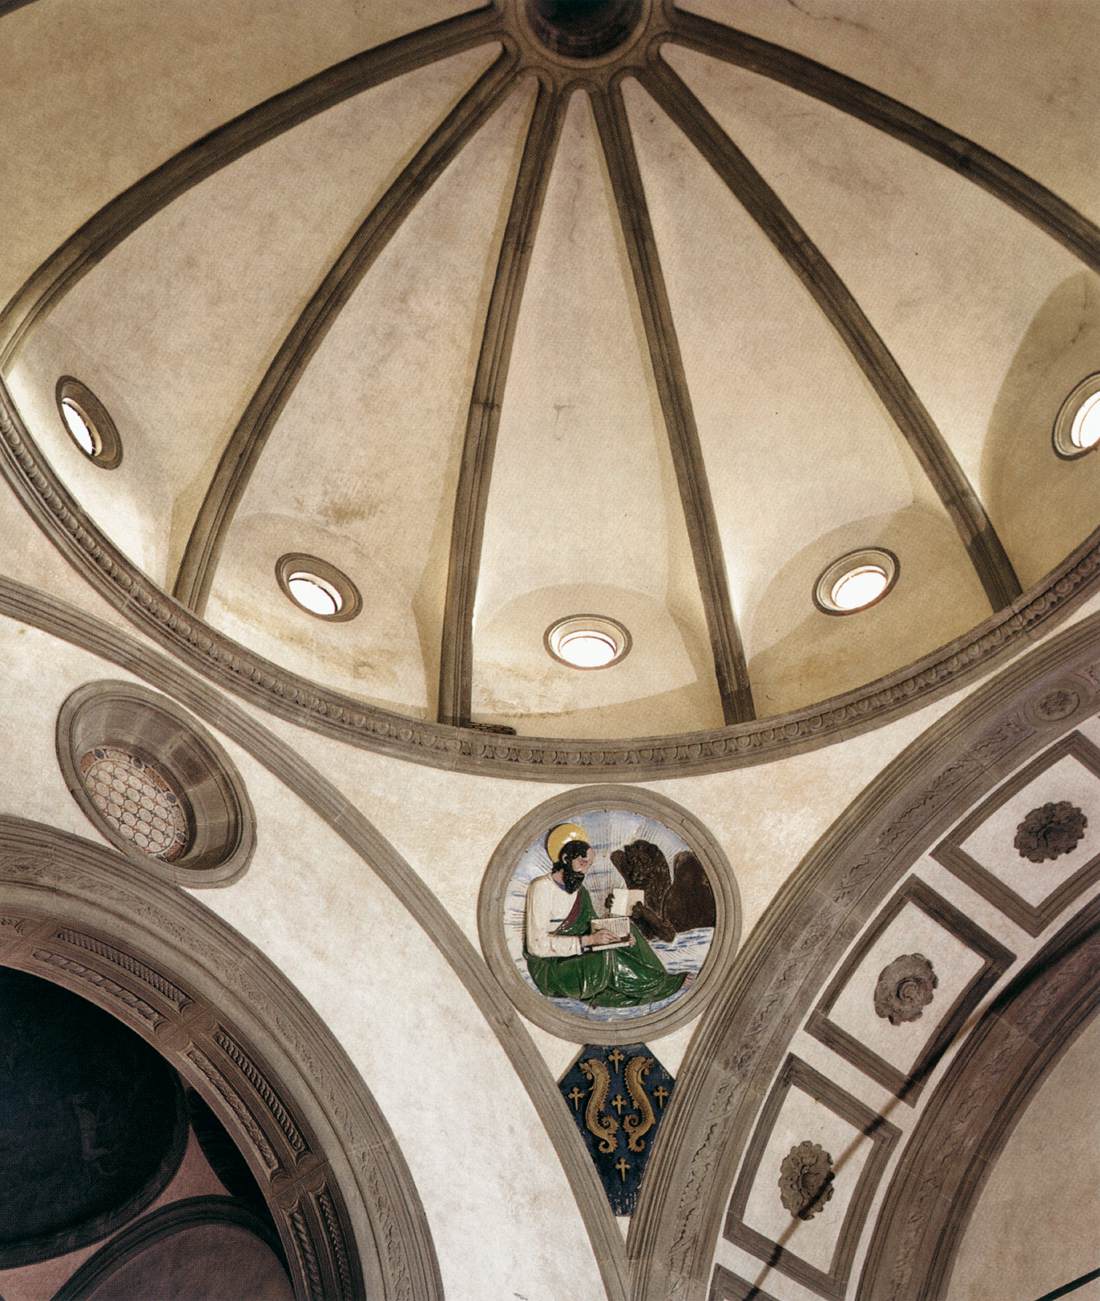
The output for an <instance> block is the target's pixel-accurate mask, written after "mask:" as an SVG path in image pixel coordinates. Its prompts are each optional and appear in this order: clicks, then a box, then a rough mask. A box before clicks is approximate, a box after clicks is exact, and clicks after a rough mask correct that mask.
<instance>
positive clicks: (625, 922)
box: [589, 890, 645, 953]
mask: <svg viewBox="0 0 1100 1301" xmlns="http://www.w3.org/2000/svg"><path fill="white" fill-rule="evenodd" d="M636 903H645V891H644V890H612V892H611V912H610V913H609V914H608V915H607V916H606V917H593V919H592V924H591V926H590V927H589V934H590V935H591V934H594V933H595V932H596V931H610V933H611V934H612V935H614V936H615V937H616V939H615V943H614V944H593V945H592V946H591V948H590V949H589V952H590V953H598V952H599V951H600V950H601V949H621V948H624V947H625V946H626V945H628V944H629V943H630V914H631V912H632V911H633V908H634V905H635V904H636Z"/></svg>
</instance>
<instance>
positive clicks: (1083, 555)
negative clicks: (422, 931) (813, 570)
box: [0, 382, 1100, 782]
mask: <svg viewBox="0 0 1100 1301" xmlns="http://www.w3.org/2000/svg"><path fill="white" fill-rule="evenodd" d="M0 469H2V470H3V473H4V475H5V477H6V478H7V480H8V482H9V483H10V484H11V486H12V488H13V489H14V491H15V494H16V496H17V497H18V498H19V500H20V501H21V502H22V503H23V505H24V506H25V507H26V508H27V510H28V511H29V513H30V515H31V517H32V518H33V519H34V521H35V522H36V523H37V524H38V525H39V527H40V528H41V529H42V530H43V532H44V533H45V534H46V536H47V537H49V538H50V539H51V541H53V542H54V544H55V545H56V546H57V547H58V549H59V550H60V551H61V552H62V554H63V555H64V556H65V557H66V558H67V559H68V560H69V561H70V563H71V564H72V565H73V566H74V567H75V568H76V569H77V571H78V572H79V573H80V574H82V575H83V576H84V577H85V578H86V579H88V581H89V582H90V583H91V584H92V586H93V587H94V588H95V589H96V590H97V591H98V592H99V593H100V594H101V595H102V596H104V597H105V598H106V599H107V600H108V601H109V602H110V603H111V604H112V605H114V606H115V607H116V609H118V610H120V611H121V612H122V613H123V614H125V615H126V617H127V618H128V619H130V620H131V621H132V622H133V623H134V624H135V625H136V626H137V627H138V628H139V629H140V630H141V631H142V632H144V633H146V634H147V635H149V636H151V637H152V638H153V639H154V640H156V641H157V642H159V643H160V644H161V645H162V646H164V647H165V648H167V649H168V650H170V651H171V652H172V653H173V654H174V655H176V656H178V657H179V658H180V660H181V661H182V662H183V663H185V664H187V665H189V666H190V667H192V668H193V669H195V670H196V671H198V672H200V673H202V674H203V675H204V676H206V677H208V678H209V679H210V680H211V681H212V682H214V683H216V684H217V685H218V686H221V687H224V688H226V689H227V690H229V691H233V692H235V693H237V694H238V695H240V696H242V697H243V698H244V699H246V700H248V701H250V702H251V703H253V704H256V705H259V706H260V707H261V708H264V709H267V710H269V711H270V712H271V713H273V714H276V715H277V716H279V717H280V718H285V719H287V720H288V721H290V722H292V723H296V724H298V725H299V726H302V727H308V728H310V729H311V730H313V731H315V732H319V733H321V734H322V735H326V736H333V737H336V738H337V739H339V740H341V741H345V742H347V743H349V744H351V745H357V746H361V747H362V748H364V749H368V750H374V751H377V752H378V753H380V754H390V755H394V756H395V757H397V758H400V759H407V760H410V761H411V762H413V763H424V764H430V765H432V766H433V767H437V768H457V769H460V770H462V771H465V772H472V773H480V774H489V775H499V776H509V777H520V778H529V779H533V780H536V781H553V782H562V781H581V782H583V781H600V780H602V781H621V780H623V778H624V776H625V777H626V778H627V779H628V780H630V781H641V780H645V779H647V778H653V779H657V778H661V777H672V776H676V777H679V776H686V775H688V774H689V773H700V772H723V771H726V770H728V769H731V768H741V767H747V766H748V765H750V764H756V763H763V762H767V761H768V760H771V759H774V758H777V757H778V756H780V755H784V754H795V753H799V752H801V751H804V750H811V749H816V748H817V747H818V746H821V745H825V744H827V743H828V742H830V741H834V740H839V739H841V738H844V737H849V736H852V735H855V734H856V733H858V732H862V731H866V730H867V729H869V728H871V727H875V726H878V725H879V724H881V723H884V722H887V721H889V720H890V719H893V718H898V717H900V716H901V715H903V714H906V713H909V712H910V711H912V710H913V709H916V708H919V707H920V706H921V705H925V704H927V703H928V702H929V701H930V700H934V699H936V698H937V697H938V696H941V695H943V694H944V693H945V692H947V691H952V690H956V689H957V688H958V687H960V686H962V685H963V684H964V683H966V682H967V681H968V680H969V679H971V678H973V677H974V676H976V675H977V674H978V673H984V672H988V671H989V669H990V668H991V667H993V666H994V665H995V664H996V663H997V661H998V660H999V659H1001V658H1003V657H1004V656H1005V655H1007V654H1009V653H1011V652H1012V651H1014V650H1019V649H1020V648H1021V647H1022V646H1024V645H1026V644H1027V642H1028V641H1029V640H1031V639H1033V638H1034V637H1036V636H1039V635H1042V632H1043V631H1046V630H1047V629H1049V628H1050V627H1051V626H1052V625H1054V624H1055V623H1056V622H1057V621H1058V620H1060V619H1062V618H1064V617H1065V615H1067V614H1068V613H1069V612H1070V611H1071V610H1072V609H1073V608H1074V607H1075V606H1076V605H1078V604H1080V602H1081V601H1083V600H1085V599H1086V598H1087V597H1088V596H1089V595H1090V594H1091V593H1092V592H1093V591H1094V590H1095V589H1096V588H1097V587H1098V586H1100V529H1097V530H1096V531H1095V532H1094V533H1092V534H1091V535H1090V536H1089V538H1088V539H1087V540H1086V541H1085V542H1083V543H1082V544H1081V545H1080V546H1079V547H1077V548H1076V550H1074V551H1073V552H1072V553H1071V554H1070V555H1069V556H1068V557H1067V558H1066V560H1064V561H1063V562H1062V564H1060V565H1059V566H1057V567H1056V568H1055V569H1053V570H1051V572H1050V573H1049V574H1047V575H1046V577H1045V578H1044V579H1042V580H1041V581H1040V582H1038V583H1036V584H1035V586H1034V587H1032V588H1031V589H1030V590H1029V591H1027V592H1025V593H1024V594H1023V596H1021V597H1020V598H1019V599H1018V600H1017V601H1015V602H1013V604H1012V605H1011V606H1010V607H1009V608H1008V609H1007V610H1001V611H999V612H998V613H996V614H994V615H992V616H990V618H988V619H987V620H986V621H985V622H984V623H981V624H979V625H978V626H977V628H974V629H971V630H970V631H969V632H967V633H965V634H964V635H963V636H961V637H957V638H956V639H955V640H954V641H953V642H949V643H948V644H947V645H946V646H942V647H940V648H939V649H938V650H935V651H933V652H931V653H930V654H928V655H925V656H923V657H922V658H921V659H919V660H917V661H916V663H914V664H911V665H909V666H908V667H906V668H904V669H899V670H898V671H897V672H895V673H892V674H889V675H888V676H887V677H884V678H879V679H877V680H876V681H875V682H871V683H869V684H868V685H866V686H864V687H860V688H858V689H857V690H855V691H849V692H846V693H845V694H843V695H840V696H833V697H832V698H831V699H829V700H826V701H823V702H822V703H821V704H817V705H813V706H810V707H807V708H805V709H799V710H795V711H792V712H791V713H788V714H781V715H778V716H776V717H775V718H769V719H757V720H755V721H754V722H751V723H737V724H734V725H732V726H730V727H724V728H717V729H713V730H711V731H706V732H688V733H684V734H682V735H679V736H657V737H644V738H631V739H630V740H625V741H599V740H561V739H558V738H552V737H499V736H493V735H491V734H488V733H484V732H476V731H473V730H472V729H469V728H458V727H448V726H446V725H444V724H441V723H432V722H427V721H424V720H421V719H415V718H408V717H403V716H402V715H400V714H395V713H392V712H391V711H389V710H386V709H381V708H379V707H378V706H375V705H368V704H365V703H364V702H363V701H361V700H356V699H354V698H353V697H350V696H346V695H342V694H341V693H340V692H337V691H332V690H330V689H328V688H326V687H322V686H319V685H317V684H316V683H314V682H310V681H309V680H308V679H306V678H303V677H300V676H299V675H298V674H295V673H292V672H290V671H289V670H287V669H284V668H281V667H280V666H279V665H277V664H274V663H272V662H271V661H270V660H267V659H265V658H264V657H263V656H261V655H257V654H256V653H255V652H253V651H250V650H248V649H247V648H245V647H244V646H242V645H240V644H239V643H238V642H235V641H233V640H232V639H231V638H229V637H226V636H224V635H223V634H222V633H219V632H218V631H217V630H216V629H214V628H212V627H210V625H209V624H206V623H204V622H203V621H202V620H200V619H198V618H196V617H195V616H194V615H193V614H192V613H191V612H190V611H188V610H186V609H185V608H184V607H183V606H182V605H180V604H179V603H178V602H177V601H175V600H173V599H172V598H171V597H170V596H167V595H165V593H164V592H162V591H161V589H160V588H159V587H157V586H156V585H155V584H154V583H152V582H151V581H150V580H149V579H148V578H147V577H146V576H145V575H144V574H143V573H142V572H141V570H140V569H138V568H137V566H136V565H134V564H133V562H132V561H130V560H129V559H128V558H127V557H126V556H125V555H123V553H122V552H121V551H120V550H119V549H118V548H117V547H116V546H115V545H114V544H113V543H112V542H111V541H110V540H109V539H108V538H107V537H106V536H105V535H104V534H103V533H102V532H101V530H100V529H99V528H98V527H97V526H96V524H95V523H94V522H93V521H92V519H91V517H90V516H88V515H87V514H86V513H85V512H84V511H83V510H82V509H81V507H80V506H78V505H77V503H76V501H75V499H74V498H73V497H72V495H71V494H70V493H69V491H68V489H67V488H66V487H65V486H64V484H62V482H61V480H60V479H59V478H58V477H57V475H56V474H55V473H54V471H53V469H52V468H51V467H50V465H49V463H48V462H47V461H46V460H45V459H44V457H43V456H42V454H41V452H40V451H39V450H38V448H37V446H36V445H35V443H34V440H33V439H32V438H31V436H30V434H29V433H28V431H27V428H26V426H25V425H24V424H23V421H22V418H21V417H20V415H19V412H18V410H17V408H16V406H15V404H14V402H13V400H12V397H11V394H10V393H9V392H8V390H7V387H6V385H4V384H3V383H2V382H0Z"/></svg>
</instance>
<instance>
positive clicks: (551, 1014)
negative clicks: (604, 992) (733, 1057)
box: [477, 786, 741, 1044]
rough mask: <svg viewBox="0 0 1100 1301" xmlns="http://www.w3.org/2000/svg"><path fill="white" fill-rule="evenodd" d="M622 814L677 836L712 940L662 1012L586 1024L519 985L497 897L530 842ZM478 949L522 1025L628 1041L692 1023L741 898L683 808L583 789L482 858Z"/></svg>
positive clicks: (702, 830)
mask: <svg viewBox="0 0 1100 1301" xmlns="http://www.w3.org/2000/svg"><path fill="white" fill-rule="evenodd" d="M605 808H606V809H625V810H627V811H629V812H632V813H641V814H644V815H645V816H647V817H651V818H654V819H656V820H657V821H659V822H662V823H664V824H665V826H667V827H669V828H671V829H672V830H673V831H675V832H677V833H678V834H679V835H680V836H682V837H683V840H684V842H685V843H686V844H687V846H688V847H689V848H690V849H691V851H692V852H693V853H694V854H695V856H696V857H697V858H698V859H699V862H700V863H701V864H702V866H703V871H704V872H705V873H706V875H707V879H708V881H709V882H710V885H711V889H712V890H713V891H714V901H715V905H716V911H717V920H716V923H715V927H714V940H713V943H712V945H711V948H710V952H709V953H708V954H707V957H706V961H705V962H704V963H703V967H702V970H701V971H700V973H699V977H698V980H697V981H696V983H695V984H694V985H693V986H692V988H691V989H690V990H689V991H688V992H687V993H686V994H684V995H683V997H681V998H678V999H677V1000H676V1001H675V1002H674V1003H672V1004H670V1005H669V1006H668V1007H665V1008H662V1009H661V1010H660V1011H658V1012H651V1013H649V1014H648V1015H646V1016H640V1017H637V1018H631V1019H629V1020H622V1021H596V1020H586V1019H585V1018H583V1017H579V1016H575V1015H571V1014H569V1013H566V1012H561V1011H559V1010H558V1009H557V1008H556V1007H555V1006H554V1005H553V1003H552V1002H551V1000H550V999H548V998H546V997H545V996H544V995H542V994H540V993H538V992H537V991H536V990H534V989H532V988H530V987H529V986H528V985H527V984H525V983H524V981H523V978H522V977H521V976H520V974H519V973H518V972H517V971H516V969H515V964H514V961H513V959H512V955H511V953H510V952H509V951H508V946H507V942H506V940H505V935H504V898H505V894H506V893H507V890H508V886H509V884H510V882H511V879H512V873H513V872H514V870H515V866H516V863H517V862H518V861H519V859H520V856H521V855H522V853H523V851H524V850H525V849H526V848H527V846H528V845H529V844H530V843H531V841H532V840H534V839H535V838H537V837H538V836H539V835H540V834H542V835H545V833H546V831H547V829H548V828H550V827H552V826H553V825H554V824H555V823H557V822H564V821H569V820H571V819H573V818H583V817H584V815H585V813H586V812H587V811H589V810H591V809H605ZM477 928H478V934H479V935H480V937H481V947H482V950H483V952H484V953H485V960H486V961H487V962H488V964H489V967H490V969H491V970H492V972H493V974H494V976H496V978H497V980H498V981H499V982H500V985H501V988H502V989H503V990H504V991H505V993H506V994H507V995H508V997H509V998H510V999H511V1000H512V1002H514V1003H515V1005H516V1007H518V1008H519V1010H520V1011H521V1012H522V1013H523V1015H524V1016H525V1017H527V1019H528V1020H529V1021H533V1022H534V1023H535V1024H536V1025H538V1026H541V1027H542V1029H543V1030H546V1031H547V1032H548V1033H550V1034H554V1035H557V1036H558V1037H559V1038H561V1039H572V1040H574V1041H575V1042H577V1043H582V1044H583V1043H596V1042H598V1043H601V1044H630V1043H638V1042H639V1041H640V1040H643V1039H644V1040H647V1041H648V1040H652V1039H656V1038H659V1037H660V1036H661V1035H666V1034H671V1032H672V1031H673V1030H678V1029H679V1028H680V1027H681V1026H683V1025H686V1024H687V1022H689V1021H693V1020H694V1019H695V1018H696V1017H697V1016H698V1015H699V1014H700V1013H701V1012H702V1011H703V1010H704V1008H705V1007H706V1006H707V1004H708V1003H709V1002H710V1001H711V999H712V998H713V997H714V995H715V993H716V992H717V989H718V986H719V983H720V980H721V977H722V974H723V973H724V972H725V971H726V970H728V968H729V965H730V963H731V962H732V960H733V956H734V954H735V953H736V952H737V946H738V943H739V942H740V939H741V896H740V893H739V891H738V889H737V880H736V878H735V877H734V875H733V868H732V867H730V864H729V860H728V859H727V858H726V855H725V852H724V851H723V849H722V847H721V845H720V844H719V843H718V841H717V840H716V839H715V838H714V836H712V835H711V833H710V832H709V831H708V830H707V828H706V827H705V826H704V825H703V824H702V823H701V822H700V821H699V820H698V819H697V818H696V817H695V815H694V814H692V813H691V812H689V811H688V810H687V809H686V808H685V807H684V806H683V805H682V804H677V803H676V801H675V800H671V799H669V798H668V797H667V796H665V795H658V794H657V792H656V791H648V790H643V789H642V788H640V787H637V786H584V787H582V788H581V789H580V790H579V791H577V790H574V791H566V792H565V793H564V794H562V795H556V796H554V798H553V799H549V800H545V801H544V802H543V803H542V804H540V805H538V807H537V808H533V809H531V811H530V812H529V813H526V814H524V816H523V817H522V818H520V820H519V821H518V822H517V823H516V824H515V826H513V827H512V828H511V829H510V830H509V831H508V832H507V833H506V834H505V836H504V839H503V840H502V841H501V842H500V844H499V845H498V846H497V847H496V849H495V850H494V851H493V856H492V858H491V859H490V860H489V866H488V868H487V869H486V872H485V876H484V879H483V880H482V883H481V891H480V893H479V895H478V903H477Z"/></svg>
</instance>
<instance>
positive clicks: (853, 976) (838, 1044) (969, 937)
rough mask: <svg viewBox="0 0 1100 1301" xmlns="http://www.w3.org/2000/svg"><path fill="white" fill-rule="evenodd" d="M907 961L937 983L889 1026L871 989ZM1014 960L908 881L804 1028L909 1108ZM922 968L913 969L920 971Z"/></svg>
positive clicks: (965, 919)
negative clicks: (926, 998)
mask: <svg viewBox="0 0 1100 1301" xmlns="http://www.w3.org/2000/svg"><path fill="white" fill-rule="evenodd" d="M910 955H919V957H920V958H923V959H926V960H927V961H928V962H929V963H931V969H932V974H933V976H934V977H935V981H936V983H935V986H934V987H932V988H931V989H930V990H929V992H930V993H931V996H932V997H931V1001H930V1002H928V1003H927V1004H926V1005H925V1006H924V1007H923V1008H922V1010H921V1014H920V1016H919V1017H917V1018H916V1019H914V1020H910V1021H906V1020H902V1019H900V1017H899V1018H898V1023H897V1024H894V1023H892V1022H891V1020H890V1019H889V1014H890V1011H891V1010H893V1004H891V1002H890V1000H889V998H888V996H884V997H883V999H882V1006H883V1011H885V1012H886V1013H887V1014H886V1015H880V1014H879V1013H878V1012H877V1011H876V1006H875V993H876V987H877V986H878V984H879V977H880V975H881V974H882V973H883V972H884V971H885V970H886V969H887V968H888V967H889V966H890V965H891V964H892V963H894V961H895V960H896V959H899V958H904V957H909V956H910ZM1013 956H1014V955H1013V954H1012V953H1010V952H1009V951H1008V949H1006V948H1005V947H1004V946H1003V945H1001V944H999V943H998V942H997V941H996V940H995V939H993V937H992V936H991V935H988V934H987V933H986V932H985V931H983V930H982V929H981V928H980V927H979V926H977V925H975V924H974V923H973V922H972V921H971V920H970V919H969V918H968V917H966V916H965V915H964V914H963V913H961V912H959V910H958V909H957V908H955V907H953V906H952V905H951V904H949V903H948V902H947V900H946V899H944V898H942V897H941V896H940V895H938V894H937V893H936V892H935V891H934V890H933V889H932V888H931V887H930V886H928V885H926V884H925V883H924V882H923V881H920V880H918V879H917V878H916V877H910V878H909V880H908V881H906V882H905V884H904V885H903V886H902V887H901V889H900V890H898V891H897V893H896V894H895V895H894V896H893V898H892V899H890V901H889V902H888V903H887V904H885V905H884V907H883V908H882V910H881V911H880V912H879V914H878V916H877V917H876V918H875V919H874V920H873V921H872V922H871V923H870V924H869V925H868V927H867V929H866V931H865V932H864V934H863V936H862V938H861V939H860V940H859V941H858V943H857V944H856V946H855V948H854V949H853V951H852V952H851V954H850V955H849V956H848V958H847V960H846V961H845V962H844V964H843V965H842V967H841V968H840V970H839V972H838V973H837V975H836V976H835V977H834V979H833V980H832V982H831V983H830V985H829V987H828V989H827V990H826V991H825V994H824V995H823V996H822V999H821V1002H820V1003H819V1004H818V1005H817V1007H816V1008H815V1009H814V1011H813V1012H812V1013H811V1015H810V1019H809V1021H808V1022H807V1025H806V1029H807V1030H808V1032H809V1033H810V1034H812V1035H813V1036H814V1037H815V1038H816V1039H819V1040H820V1041H821V1042H822V1043H824V1044H826V1045H828V1047H830V1048H832V1049H833V1051H834V1052H837V1053H839V1054H840V1055H841V1056H842V1057H845V1058H846V1059H847V1060H848V1061H850V1062H851V1063H852V1064H853V1065H855V1066H857V1067H859V1069H860V1070H861V1071H863V1072H865V1074H867V1075H869V1076H870V1077H871V1078H872V1079H874V1080H877V1081H878V1082H879V1083H880V1084H882V1085H884V1086H885V1087H886V1088H888V1089H890V1090H891V1091H892V1092H893V1093H894V1094H896V1095H897V1096H898V1097H899V1098H902V1099H903V1100H904V1101H906V1102H907V1103H909V1104H910V1106H912V1105H913V1104H914V1103H915V1102H916V1100H917V1098H918V1097H919V1095H920V1091H921V1088H922V1087H923V1083H924V1081H925V1080H926V1079H927V1078H928V1075H929V1074H930V1072H931V1071H932V1069H933V1068H934V1066H935V1065H936V1063H937V1062H938V1061H939V1059H940V1057H941V1056H942V1055H943V1052H944V1050H945V1048H946V1047H947V1045H948V1044H950V1043H951V1041H952V1039H954V1037H955V1035H956V1033H957V1032H958V1030H959V1027H960V1026H961V1025H962V1024H963V1023H964V1021H965V1020H966V1018H967V1017H968V1016H969V1015H970V1013H971V1012H972V1011H973V1009H974V1008H975V1007H976V1006H977V1005H978V1003H979V1002H980V1001H981V999H982V998H983V997H984V996H985V994H986V992H987V991H988V990H989V988H990V987H991V986H992V984H993V983H994V982H995V981H996V980H997V979H999V977H1000V976H1001V974H1002V973H1003V972H1004V971H1005V969H1006V968H1007V967H1008V965H1009V964H1010V963H1011V962H1012V961H1013ZM921 965H922V964H920V963H916V964H914V966H915V967H916V968H917V969H918V970H919V969H920V967H921ZM890 983H891V982H889V981H885V982H884V986H886V987H889V985H890ZM922 983H923V982H922ZM886 992H887V991H886V989H885V988H884V995H886Z"/></svg>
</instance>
